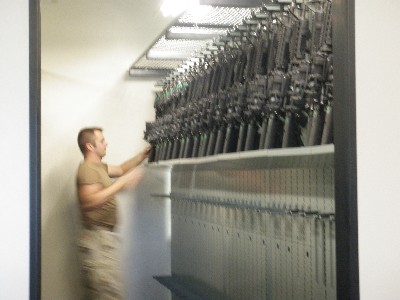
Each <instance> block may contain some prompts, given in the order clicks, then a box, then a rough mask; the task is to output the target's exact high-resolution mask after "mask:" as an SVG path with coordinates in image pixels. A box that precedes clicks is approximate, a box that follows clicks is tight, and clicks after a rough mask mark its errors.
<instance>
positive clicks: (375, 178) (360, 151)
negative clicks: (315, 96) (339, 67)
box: [355, 0, 400, 300]
mask: <svg viewBox="0 0 400 300" xmlns="http://www.w3.org/2000/svg"><path fill="white" fill-rule="evenodd" d="M355 2H356V92H357V108H356V109H357V164H358V219H359V262H360V289H361V298H362V299H363V300H366V299H385V300H389V299H399V295H400V284H399V283H400V255H399V248H400V224H399V220H400V218H399V212H400V184H399V179H400V176H399V168H400V156H399V155H400V142H399V140H400V126H399V120H400V94H399V83H398V80H399V75H400V56H399V53H400V36H399V34H398V32H397V31H398V29H399V28H400V18H399V9H400V3H399V2H398V1H395V0H388V1H378V0H369V1H361V0H357V1H355Z"/></svg>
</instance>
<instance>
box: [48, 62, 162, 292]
mask: <svg viewBox="0 0 400 300" xmlns="http://www.w3.org/2000/svg"><path fill="white" fill-rule="evenodd" d="M79 66H80V64H79V59H77V66H76V67H77V68H79ZM153 84H154V83H153V82H133V81H129V80H128V81H124V80H121V81H120V82H118V83H116V84H115V87H113V88H112V89H111V90H110V89H109V88H108V87H105V88H102V87H101V86H96V87H93V86H90V85H88V84H85V83H82V82H79V78H76V79H74V80H72V81H70V80H66V79H64V78H57V77H56V76H54V75H52V74H48V73H47V72H45V71H44V72H43V78H42V276H43V277H42V296H43V299H77V297H78V296H79V294H80V292H81V286H80V282H79V269H78V261H77V257H76V248H75V235H76V232H77V230H78V229H79V227H78V226H77V225H78V224H79V212H78V208H77V198H76V190H75V173H76V169H77V166H78V164H79V162H80V160H81V159H82V158H81V154H80V152H79V149H78V147H77V144H76V135H77V132H78V131H79V129H80V128H81V127H84V126H90V125H99V126H102V127H103V128H104V130H105V131H104V134H105V137H106V139H107V141H108V143H109V147H108V153H107V156H106V157H105V161H106V162H108V163H111V164H117V163H120V162H122V161H124V160H126V159H127V158H129V157H131V156H132V155H133V154H135V153H136V152H137V151H139V150H141V149H142V148H143V147H144V145H145V142H144V141H143V140H142V138H143V130H144V124H145V121H146V120H147V121H148V120H151V119H152V118H153V108H152V106H151V105H149V103H152V101H153V94H152V88H153ZM149 172H152V171H149ZM157 176H158V181H156V182H155V188H153V189H151V187H150V186H149V184H150V185H151V182H153V181H154V178H156V177H157ZM167 183H168V182H167V181H165V178H164V175H163V174H156V175H154V174H153V176H149V175H146V178H145V180H144V181H143V183H142V185H141V186H140V188H139V190H138V191H137V192H124V193H122V194H120V195H119V201H120V208H121V210H120V212H121V228H120V230H121V232H122V236H123V240H124V250H125V255H126V258H125V260H124V267H125V271H126V273H127V283H128V286H129V288H130V290H129V295H130V297H129V299H132V298H133V294H139V295H140V294H141V293H143V292H144V293H146V292H147V293H148V292H150V294H151V295H154V293H155V292H157V293H161V294H165V290H163V289H162V287H161V286H159V285H158V284H157V282H155V281H154V280H153V279H152V278H151V276H152V275H156V274H159V273H161V274H168V273H169V261H170V260H169V241H168V240H167V236H166V234H163V231H161V232H160V231H159V230H158V229H160V228H163V227H166V226H169V218H166V216H167V214H166V212H168V211H169V208H168V206H167V202H166V201H165V200H164V201H161V200H159V199H153V198H150V197H149V193H150V190H151V191H152V192H153V190H154V191H157V190H159V191H160V193H166V190H165V189H166V188H168V184H167ZM147 186H149V187H148V188H146V187H147ZM149 240H150V241H152V242H153V243H150V244H144V242H146V241H149ZM136 243H137V244H136ZM135 261H136V264H134V262H135ZM138 261H139V263H137V262H138ZM141 262H147V264H148V265H147V266H144V265H143V263H141ZM149 271H153V272H154V273H153V274H148V272H149ZM144 276H146V278H144V279H143V277H144ZM139 279H140V280H141V284H140V285H137V284H135V282H139ZM143 282H144V283H145V284H146V285H147V287H148V289H147V290H146V289H144V284H143ZM164 297H165V296H164ZM156 298H157V299H163V298H162V297H158V296H157V297H156ZM135 299H149V298H146V297H135ZM164 299H165V298H164Z"/></svg>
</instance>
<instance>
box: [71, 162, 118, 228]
mask: <svg viewBox="0 0 400 300" xmlns="http://www.w3.org/2000/svg"><path fill="white" fill-rule="evenodd" d="M94 183H100V184H102V185H103V186H104V187H108V186H110V185H111V184H112V180H111V178H110V176H108V167H107V165H106V164H104V163H93V162H87V161H83V162H82V163H81V164H80V165H79V168H78V175H77V184H78V187H79V185H83V184H94ZM82 216H83V224H84V226H85V227H87V228H91V227H92V225H96V226H102V227H107V228H110V227H114V226H115V225H116V223H117V203H116V199H115V197H114V198H112V199H110V200H109V201H107V202H106V203H104V204H103V205H102V206H100V207H98V208H95V209H93V210H90V211H82Z"/></svg>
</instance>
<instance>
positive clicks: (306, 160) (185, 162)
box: [148, 144, 334, 170]
mask: <svg viewBox="0 0 400 300" xmlns="http://www.w3.org/2000/svg"><path fill="white" fill-rule="evenodd" d="M333 154H334V145H333V144H329V145H320V146H312V147H298V148H283V149H282V148H280V149H267V150H253V151H245V152H235V153H225V154H218V155H213V156H207V157H199V158H186V159H172V160H165V161H158V162H154V163H149V164H148V166H149V167H166V166H170V167H173V168H179V169H185V168H193V167H194V166H195V167H196V168H201V169H215V168H222V169H225V170H226V169H244V168H246V169H277V168H280V169H287V168H301V167H315V168H317V167H326V166H332V167H333V165H334V155H333Z"/></svg>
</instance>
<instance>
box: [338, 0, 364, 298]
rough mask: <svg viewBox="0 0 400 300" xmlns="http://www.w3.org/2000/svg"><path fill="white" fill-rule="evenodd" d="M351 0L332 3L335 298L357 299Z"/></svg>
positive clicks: (352, 9)
mask: <svg viewBox="0 0 400 300" xmlns="http://www.w3.org/2000/svg"><path fill="white" fill-rule="evenodd" d="M354 2H355V1H354V0H334V1H333V2H332V5H333V7H332V9H333V14H332V16H333V19H332V22H333V48H334V49H333V53H334V55H335V57H334V78H335V79H334V99H335V112H334V140H335V209H336V270H337V299H340V300H346V299H352V300H353V299H359V298H360V291H359V263H358V223H357V147H356V86H355V78H356V75H355V9H354Z"/></svg>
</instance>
